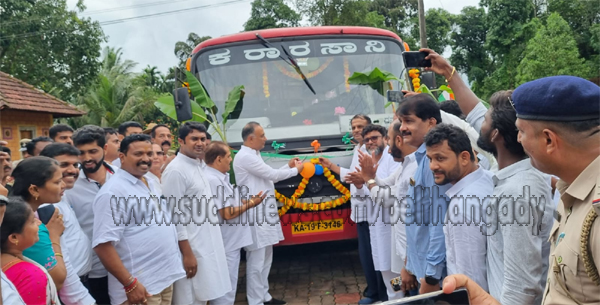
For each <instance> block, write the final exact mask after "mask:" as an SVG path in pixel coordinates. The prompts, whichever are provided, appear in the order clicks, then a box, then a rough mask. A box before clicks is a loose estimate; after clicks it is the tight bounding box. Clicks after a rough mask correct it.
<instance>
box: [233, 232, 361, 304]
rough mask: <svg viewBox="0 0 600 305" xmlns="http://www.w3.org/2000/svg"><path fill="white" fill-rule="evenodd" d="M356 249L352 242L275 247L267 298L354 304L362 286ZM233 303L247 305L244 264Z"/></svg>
mask: <svg viewBox="0 0 600 305" xmlns="http://www.w3.org/2000/svg"><path fill="white" fill-rule="evenodd" d="M357 249H358V248H357V241H356V240H350V241H337V242H327V243H319V244H308V245H298V246H285V247H275V250H274V254H273V267H272V268H271V274H270V276H269V283H270V286H271V289H270V293H271V295H273V297H275V298H277V299H283V300H285V301H287V302H288V305H299V304H303V305H306V304H310V305H312V304H323V305H331V304H356V303H357V302H358V300H359V299H360V293H362V291H363V290H364V289H365V287H366V282H365V278H364V276H363V273H362V268H361V266H360V261H359V259H358V250H357ZM235 304H236V305H238V304H240V305H241V304H247V302H246V262H245V261H242V264H241V266H240V275H239V281H238V290H237V297H236V303H235Z"/></svg>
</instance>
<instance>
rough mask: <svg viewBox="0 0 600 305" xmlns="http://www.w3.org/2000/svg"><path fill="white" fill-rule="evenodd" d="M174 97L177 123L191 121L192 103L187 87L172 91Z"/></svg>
mask: <svg viewBox="0 0 600 305" xmlns="http://www.w3.org/2000/svg"><path fill="white" fill-rule="evenodd" d="M173 96H174V97H175V113H176V114H177V121H179V122H184V121H188V120H191V119H192V117H193V116H192V102H191V101H190V94H189V92H188V88H187V87H183V88H177V89H175V91H173Z"/></svg>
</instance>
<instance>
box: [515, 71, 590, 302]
mask: <svg viewBox="0 0 600 305" xmlns="http://www.w3.org/2000/svg"><path fill="white" fill-rule="evenodd" d="M513 102H514V106H515V109H516V111H517V123H516V125H517V128H518V129H519V141H520V142H521V144H523V147H524V148H525V151H526V152H527V153H528V154H529V155H530V157H531V162H532V164H533V166H535V167H536V168H537V169H539V170H541V171H542V172H545V173H548V174H552V175H556V176H558V177H559V178H560V180H559V182H558V183H557V190H558V191H559V192H560V195H561V203H560V204H559V206H558V209H557V214H556V215H555V218H556V220H557V221H556V222H555V223H554V226H553V227H552V231H551V232H550V247H551V250H550V264H549V270H548V281H547V284H546V289H545V291H544V300H543V304H546V305H550V304H600V277H599V276H598V267H599V266H600V218H598V217H597V216H598V214H600V87H598V86H597V85H596V84H594V83H592V82H589V81H587V80H584V79H582V78H578V77H573V76H553V77H546V78H542V79H538V80H535V81H532V82H529V83H525V84H523V85H521V86H520V87H518V88H517V89H516V90H515V91H514V93H513ZM546 200H551V199H550V198H547V199H546ZM524 255H525V254H524Z"/></svg>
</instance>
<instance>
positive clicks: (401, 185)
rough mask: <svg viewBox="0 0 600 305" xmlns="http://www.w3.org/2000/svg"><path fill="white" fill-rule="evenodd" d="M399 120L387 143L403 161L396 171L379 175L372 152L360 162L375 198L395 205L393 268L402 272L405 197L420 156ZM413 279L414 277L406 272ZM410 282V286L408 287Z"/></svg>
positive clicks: (398, 158)
mask: <svg viewBox="0 0 600 305" xmlns="http://www.w3.org/2000/svg"><path fill="white" fill-rule="evenodd" d="M401 126H402V125H401V124H400V121H399V120H395V121H394V122H392V125H391V126H390V128H389V129H388V147H389V153H390V154H391V155H392V157H393V158H394V161H396V162H402V164H401V166H399V167H398V169H396V171H395V172H394V173H393V174H392V175H390V176H389V177H387V178H385V179H380V178H379V177H377V175H376V173H377V169H378V167H379V165H378V164H375V162H373V158H372V156H369V155H368V154H363V153H361V154H360V156H359V162H360V167H361V171H360V173H361V174H362V176H363V180H364V181H366V183H365V184H366V186H367V187H368V188H369V192H370V194H371V199H372V200H373V202H380V201H383V206H384V207H391V206H393V212H392V214H391V216H390V223H391V224H392V226H393V229H392V240H391V260H392V261H391V268H392V269H391V271H392V272H393V273H396V274H401V273H402V270H403V269H404V267H405V261H406V225H405V224H404V217H402V215H403V213H406V209H405V208H404V205H402V204H401V201H402V199H403V198H404V197H405V196H406V194H407V192H408V186H409V181H410V177H412V176H414V174H415V171H416V170H417V160H416V159H415V155H414V152H415V151H416V150H417V148H416V147H414V146H411V145H408V144H407V143H404V140H403V139H402V133H401V132H400V127H401ZM406 278H407V279H409V280H412V277H409V276H406ZM411 285H412V286H416V282H412V283H410V281H409V284H408V285H404V286H402V287H401V289H402V293H396V298H401V297H402V296H403V295H405V294H406V291H407V290H410V289H411V288H410V287H409V286H411ZM407 286H408V287H407Z"/></svg>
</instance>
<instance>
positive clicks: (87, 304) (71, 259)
mask: <svg viewBox="0 0 600 305" xmlns="http://www.w3.org/2000/svg"><path fill="white" fill-rule="evenodd" d="M79 155H80V152H79V150H78V149H77V148H75V147H73V146H71V145H69V144H65V143H53V144H50V145H48V146H46V147H45V148H44V149H43V150H42V152H41V153H40V156H45V157H49V158H53V159H56V160H57V161H58V164H59V167H60V169H61V170H62V173H63V181H64V182H65V189H66V190H69V189H72V188H73V186H75V182H76V181H77V178H78V177H79ZM42 206H45V205H42ZM42 206H40V207H42ZM54 206H55V207H57V208H58V210H59V213H61V215H62V216H63V222H64V225H65V231H64V232H63V235H62V236H61V237H60V246H61V252H62V255H63V259H64V262H65V267H66V269H67V278H66V279H65V282H64V284H63V286H62V288H61V289H60V291H58V294H59V296H60V299H61V301H62V302H63V303H65V304H67V305H72V304H73V305H91V304H94V303H95V302H96V301H95V300H94V298H93V297H92V296H91V295H90V293H89V291H88V289H87V288H85V286H84V284H83V283H85V284H87V277H86V275H87V274H88V273H89V272H90V270H91V269H92V248H91V247H86V246H83V247H82V245H90V244H91V243H90V240H89V238H88V237H87V235H85V233H84V232H83V230H82V229H81V226H80V225H79V222H78V221H77V216H75V211H73V208H72V207H71V205H70V204H69V202H68V201H67V198H66V196H63V198H62V199H61V201H60V202H58V203H56V204H54ZM80 276H81V279H80Z"/></svg>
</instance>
